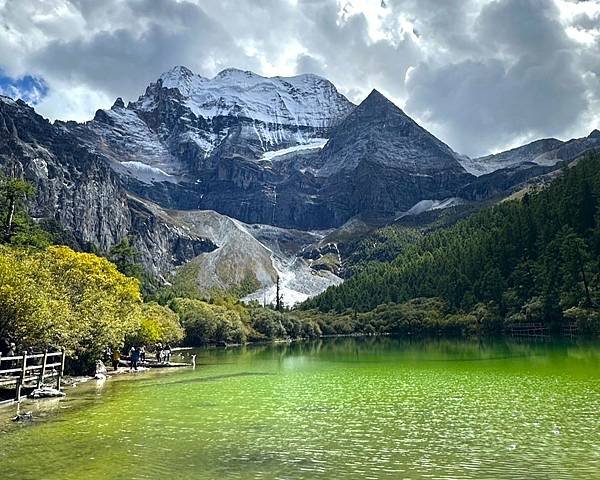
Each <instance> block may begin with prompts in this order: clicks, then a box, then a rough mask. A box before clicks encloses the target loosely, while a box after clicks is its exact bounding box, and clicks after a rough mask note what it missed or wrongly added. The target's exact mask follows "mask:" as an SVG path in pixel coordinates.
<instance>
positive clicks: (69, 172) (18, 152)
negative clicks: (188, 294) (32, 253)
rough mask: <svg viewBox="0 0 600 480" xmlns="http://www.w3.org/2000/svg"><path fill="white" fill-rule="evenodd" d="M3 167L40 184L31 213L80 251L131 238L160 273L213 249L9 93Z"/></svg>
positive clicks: (1, 129)
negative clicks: (157, 212)
mask: <svg viewBox="0 0 600 480" xmlns="http://www.w3.org/2000/svg"><path fill="white" fill-rule="evenodd" d="M0 167H2V168H3V169H4V170H5V171H7V172H16V173H17V174H18V175H21V174H22V175H23V176H24V177H25V178H26V179H28V180H29V181H30V182H31V183H33V184H34V185H35V187H36V196H35V198H34V199H33V203H32V206H31V213H32V215H33V216H34V217H36V218H40V219H42V218H43V219H53V220H55V221H56V222H58V223H59V224H60V225H61V226H62V228H64V229H65V230H67V231H68V232H69V233H71V234H72V236H73V238H74V240H75V241H76V242H77V244H78V246H79V247H80V248H83V249H89V248H92V247H93V248H97V249H99V250H100V251H104V252H107V251H108V250H109V249H110V247H111V246H112V245H114V244H116V243H118V242H119V241H121V240H122V239H123V238H124V237H126V236H127V235H132V236H133V238H134V245H135V246H136V248H137V249H138V250H139V252H140V254H141V256H142V261H143V262H144V264H145V265H146V266H147V267H148V268H149V269H150V270H152V271H154V272H155V273H157V274H159V273H161V272H165V271H168V270H169V269H170V268H173V267H174V266H176V265H178V264H182V263H184V262H185V261H187V260H189V259H190V258H192V257H193V256H195V255H198V254H200V253H201V252H206V251H210V250H213V249H214V248H216V245H215V244H213V243H212V242H211V241H209V240H207V239H206V238H203V237H201V236H199V235H190V234H189V233H187V232H185V231H184V230H183V229H181V228H177V227H176V226H174V225H172V224H170V223H169V222H168V221H166V219H164V218H160V217H158V216H156V215H154V214H153V212H152V211H150V210H149V209H148V208H147V207H146V206H145V205H144V204H143V203H141V202H140V201H138V200H136V199H135V198H133V197H131V196H130V195H129V194H128V193H127V191H126V190H125V189H124V188H123V186H122V184H121V181H120V179H119V176H118V174H117V173H115V172H114V171H113V170H112V169H111V168H110V166H109V163H108V162H107V160H106V159H105V158H103V157H102V156H101V155H98V154H96V153H94V152H93V151H90V150H88V149H87V148H85V147H84V146H82V145H81V142H80V141H79V139H78V138H76V137H74V136H73V135H72V134H71V133H70V131H69V130H68V129H67V128H65V127H64V126H63V125H58V126H55V125H51V124H50V123H49V122H48V121H47V120H45V119H43V118H42V117H40V116H39V115H37V114H36V113H35V112H34V111H33V109H32V108H31V107H29V106H27V105H26V104H25V103H23V102H20V101H17V102H14V101H12V100H11V99H8V98H6V97H1V98H0Z"/></svg>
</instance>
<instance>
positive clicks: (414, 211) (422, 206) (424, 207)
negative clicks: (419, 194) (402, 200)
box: [396, 197, 465, 220]
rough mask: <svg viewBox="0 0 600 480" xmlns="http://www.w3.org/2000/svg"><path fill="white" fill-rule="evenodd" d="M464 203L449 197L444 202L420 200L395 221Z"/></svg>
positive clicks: (460, 199)
mask: <svg viewBox="0 0 600 480" xmlns="http://www.w3.org/2000/svg"><path fill="white" fill-rule="evenodd" d="M464 203H465V201H464V200H463V199H462V198H459V197H450V198H445V199H444V200H421V201H420V202H417V203H415V204H414V205H413V206H412V207H411V208H410V209H409V210H407V211H406V212H403V213H402V214H401V215H399V216H398V217H397V218H396V220H400V219H401V218H403V217H406V216H409V215H413V216H414V215H420V214H421V213H424V212H430V211H432V210H442V209H444V208H450V207H455V206H457V205H462V204H464Z"/></svg>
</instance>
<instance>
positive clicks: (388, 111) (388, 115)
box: [319, 89, 465, 176]
mask: <svg viewBox="0 0 600 480" xmlns="http://www.w3.org/2000/svg"><path fill="white" fill-rule="evenodd" d="M323 156H324V157H326V158H327V161H326V163H325V164H324V166H323V167H322V168H321V169H320V171H319V174H320V175H324V176H328V175H331V174H332V173H335V172H337V171H340V170H348V171H349V170H352V169H355V168H357V167H358V166H359V164H360V163H361V162H362V161H363V160H365V161H368V162H370V163H378V164H380V165H385V166H386V167H391V168H398V169H404V170H406V171H409V172H412V173H416V174H423V175H431V174H437V172H440V171H445V172H452V173H453V174H455V175H457V176H461V175H463V174H464V173H465V171H464V169H463V168H462V167H461V166H460V164H459V162H458V156H457V154H456V153H455V152H453V151H452V150H451V149H450V147H448V146H447V145H446V144H444V143H443V142H442V141H440V140H439V139H437V138H436V137H434V136H433V135H432V134H431V133H429V132H428V131H427V130H425V129H424V128H422V127H421V126H420V125H418V124H417V123H416V122H415V121H414V120H413V119H412V118H410V117H409V116H408V115H406V114H405V113H404V112H403V111H402V110H401V109H400V108H399V107H398V106H396V105H395V104H394V103H393V102H391V101H390V100H389V99H388V98H386V97H385V96H384V95H383V94H382V93H380V92H379V91H377V90H375V89H373V90H372V91H371V93H370V94H369V95H368V96H367V98H365V99H364V100H363V101H362V102H361V103H360V104H359V105H358V107H356V108H355V109H354V111H353V112H352V113H350V115H348V116H347V117H346V118H345V119H344V121H343V122H342V123H341V124H340V125H339V126H338V127H337V128H336V129H335V131H334V135H333V136H332V137H331V138H330V139H329V142H328V143H327V145H326V146H325V148H324V149H323Z"/></svg>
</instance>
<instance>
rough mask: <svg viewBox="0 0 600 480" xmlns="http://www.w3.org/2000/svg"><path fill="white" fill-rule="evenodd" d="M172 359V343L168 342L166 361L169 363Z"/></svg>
mask: <svg viewBox="0 0 600 480" xmlns="http://www.w3.org/2000/svg"><path fill="white" fill-rule="evenodd" d="M170 361H171V345H169V344H168V343H167V344H166V345H165V362H166V363H169V362H170Z"/></svg>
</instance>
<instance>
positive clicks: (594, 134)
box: [588, 128, 600, 138]
mask: <svg viewBox="0 0 600 480" xmlns="http://www.w3.org/2000/svg"><path fill="white" fill-rule="evenodd" d="M588 138H600V130H598V129H597V128H595V129H594V130H592V131H591V133H590V134H589V135H588Z"/></svg>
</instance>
